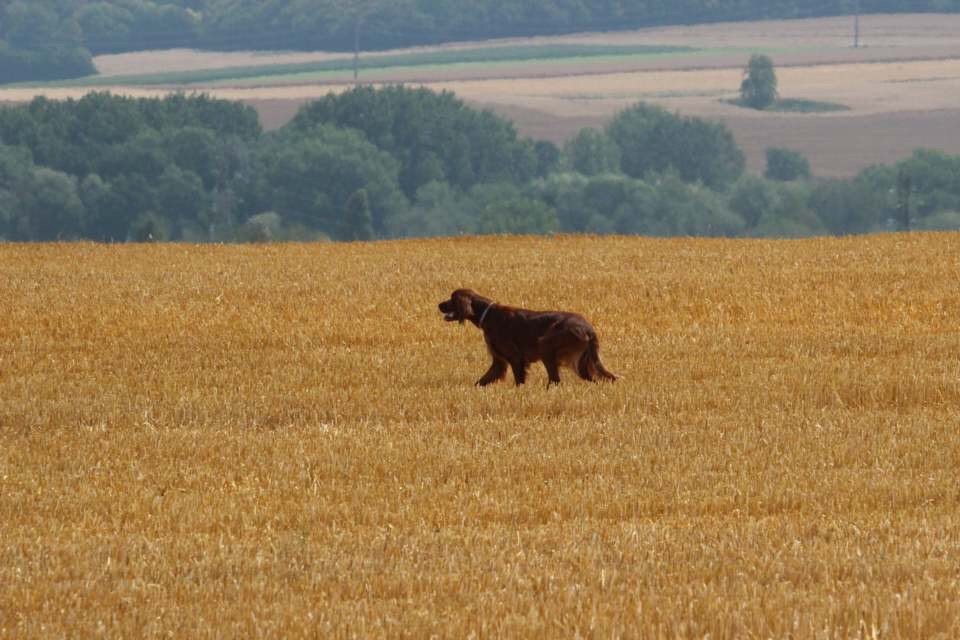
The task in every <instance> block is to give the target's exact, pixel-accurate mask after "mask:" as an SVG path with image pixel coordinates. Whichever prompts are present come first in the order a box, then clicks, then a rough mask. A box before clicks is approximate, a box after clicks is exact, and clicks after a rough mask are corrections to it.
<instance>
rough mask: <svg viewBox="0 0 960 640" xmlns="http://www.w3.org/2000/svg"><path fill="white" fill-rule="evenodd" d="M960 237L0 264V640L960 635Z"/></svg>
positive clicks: (62, 254) (86, 256)
mask: <svg viewBox="0 0 960 640" xmlns="http://www.w3.org/2000/svg"><path fill="white" fill-rule="evenodd" d="M957 241H958V237H957V236H956V235H955V234H939V235H938V234H932V235H925V234H917V235H892V234H891V235H882V236H873V237H864V238H855V239H817V240H804V241H779V242H776V241H724V240H690V239H679V240H651V239H622V238H605V239H600V238H587V237H558V238H551V239H530V238H484V239H476V238H462V239H450V240H430V241H404V242H385V243H374V244H352V245H349V244H342V245H333V244H313V245H283V246H260V247H237V246H233V247H227V246H185V245H164V246H98V245H91V244H68V245H42V246H13V245H6V246H2V247H0V341H2V344H3V345H4V348H3V349H2V350H0V636H2V637H11V638H12V637H17V638H30V637H92V636H105V637H159V636H175V637H197V638H203V637H262V636H271V637H290V638H294V637H406V636H408V637H428V636H436V637H464V638H466V637H543V638H547V637H549V638H555V637H578V636H579V637H597V638H608V637H644V638H654V637H662V638H673V637H689V638H693V637H697V638H700V637H707V636H709V637H711V638H743V637H777V638H781V637H793V638H850V637H871V638H872V637H884V638H918V637H927V638H931V637H942V638H948V637H956V636H957V635H958V634H960V619H958V614H957V612H958V611H960V569H958V566H960V562H958V561H960V486H958V483H957V469H958V466H960V433H958V430H957V426H958V424H960V332H958V322H960V292H958V289H957V286H956V283H957V279H958V276H960V255H958V253H957V252H956V251H955V248H956V245H957ZM461 285H467V286H472V287H474V288H476V289H478V290H479V291H481V292H487V293H489V294H490V295H491V296H493V297H495V298H496V299H498V300H500V301H503V302H505V303H514V304H520V305H526V306H530V307H533V308H565V309H575V310H579V311H581V312H583V313H584V314H585V315H587V316H588V317H589V318H590V319H591V320H592V321H593V322H594V324H595V326H596V327H597V330H598V333H599V335H600V340H601V349H602V354H603V357H604V360H605V362H606V363H607V364H608V366H609V367H610V368H611V369H613V370H614V371H616V372H618V373H620V374H621V375H622V376H623V379H622V380H621V381H618V382H617V383H615V384H598V385H592V384H589V383H583V382H580V381H575V380H574V379H573V378H572V376H570V374H569V373H565V374H562V375H564V377H565V382H564V384H563V385H562V386H561V387H559V388H553V389H549V390H547V389H545V388H544V387H545V382H546V376H545V374H544V373H543V370H542V367H540V365H536V366H535V368H534V370H533V375H532V376H531V378H532V381H531V382H530V383H529V384H528V385H527V386H526V387H525V388H519V389H518V388H515V387H513V386H511V385H509V384H501V385H499V386H495V387H490V388H487V389H483V390H481V389H477V388H475V387H473V386H472V383H473V382H474V380H475V379H476V378H477V377H479V375H480V374H481V373H482V372H483V370H484V368H485V366H486V364H487V361H486V355H485V352H484V347H483V345H482V339H481V336H480V333H479V332H478V331H477V330H476V329H475V328H473V327H472V326H469V325H468V326H463V327H461V326H459V325H456V324H449V323H444V322H443V321H442V319H441V317H440V314H439V312H438V311H437V310H436V303H437V302H439V301H440V300H442V299H444V298H446V297H447V296H448V294H449V292H450V290H451V289H453V288H454V287H458V286H461Z"/></svg>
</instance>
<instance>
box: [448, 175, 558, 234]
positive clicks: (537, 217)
mask: <svg viewBox="0 0 960 640" xmlns="http://www.w3.org/2000/svg"><path fill="white" fill-rule="evenodd" d="M463 206H464V208H465V209H466V211H467V214H468V215H469V216H470V218H471V220H472V223H473V224H472V229H471V231H473V232H474V233H481V234H498V233H509V234H545V233H552V232H554V231H556V230H557V227H558V224H557V215H556V212H555V211H554V210H553V209H552V208H550V207H549V206H548V205H547V204H546V203H544V202H543V201H541V200H538V199H536V198H532V197H529V196H527V195H525V194H524V193H522V192H521V190H520V189H519V188H518V187H516V186H514V185H511V184H505V183H501V184H484V185H477V186H476V187H474V188H473V189H471V190H470V192H469V193H468V194H467V198H466V199H465V200H464V202H463Z"/></svg>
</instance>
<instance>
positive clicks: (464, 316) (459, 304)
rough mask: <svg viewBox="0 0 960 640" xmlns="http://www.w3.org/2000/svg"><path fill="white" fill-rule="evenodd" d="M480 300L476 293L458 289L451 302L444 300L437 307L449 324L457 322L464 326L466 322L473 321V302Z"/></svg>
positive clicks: (451, 297)
mask: <svg viewBox="0 0 960 640" xmlns="http://www.w3.org/2000/svg"><path fill="white" fill-rule="evenodd" d="M477 299H480V296H478V295H477V294H476V293H475V292H474V291H472V290H470V289H457V290H456V291H454V292H453V293H451V294H450V299H449V300H444V301H443V302H441V303H440V304H438V305H437V307H438V308H439V309H440V313H442V314H443V319H444V320H446V321H447V322H453V321H457V322H459V323H460V324H463V321H464V320H473V319H474V317H475V314H474V312H473V301H474V300H477Z"/></svg>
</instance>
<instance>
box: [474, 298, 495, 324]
mask: <svg viewBox="0 0 960 640" xmlns="http://www.w3.org/2000/svg"><path fill="white" fill-rule="evenodd" d="M495 304H496V303H494V302H489V303H487V308H486V309H484V310H483V313H481V314H480V322H478V323H477V326H478V327H480V328H481V329H482V328H483V319H484V318H486V317H487V313H488V312H489V311H490V308H491V307H493V306H494V305H495Z"/></svg>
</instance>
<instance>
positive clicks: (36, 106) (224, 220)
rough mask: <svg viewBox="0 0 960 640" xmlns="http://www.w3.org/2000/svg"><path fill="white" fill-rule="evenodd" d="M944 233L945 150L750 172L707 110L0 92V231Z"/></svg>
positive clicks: (770, 163)
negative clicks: (521, 128)
mask: <svg viewBox="0 0 960 640" xmlns="http://www.w3.org/2000/svg"><path fill="white" fill-rule="evenodd" d="M906 225H909V226H910V227H912V228H926V229H960V156H951V155H948V154H944V153H942V152H938V151H933V150H918V151H916V152H915V153H914V154H913V156H911V157H910V158H907V159H905V160H903V161H901V162H899V163H897V164H896V165H892V166H883V165H877V166H873V167H870V168H868V169H866V170H864V171H863V172H861V173H860V174H859V175H858V176H856V177H855V178H853V179H850V180H839V179H820V178H817V177H816V176H815V175H811V168H810V165H809V162H807V160H806V158H804V157H803V156H802V155H800V154H798V153H796V152H794V151H791V150H789V149H776V148H774V149H769V150H768V152H767V168H766V172H765V175H764V176H757V175H751V174H747V173H745V171H744V156H743V153H742V151H741V150H740V149H739V148H738V147H737V145H736V142H735V141H734V139H733V136H732V135H731V133H730V131H729V130H728V129H727V128H726V127H725V126H724V125H723V124H721V123H718V122H711V121H708V120H703V119H699V118H693V117H684V116H681V115H678V114H673V113H670V112H667V111H665V110H664V109H661V108H660V107H656V106H653V105H649V104H644V103H638V104H636V105H634V106H632V107H630V108H627V109H625V110H624V111H622V112H620V113H619V114H618V115H617V116H616V117H615V118H613V120H612V121H611V122H610V123H609V125H608V126H607V127H605V128H604V129H602V130H599V129H584V130H582V131H580V132H579V133H578V134H577V135H576V136H575V137H573V138H572V139H571V140H570V141H568V142H567V143H566V144H565V145H563V146H562V147H557V146H555V145H553V144H552V143H549V142H544V141H534V140H530V139H525V138H521V137H520V136H518V135H517V133H516V130H515V129H514V127H513V125H512V123H510V122H509V121H507V120H504V119H502V118H500V117H498V116H496V115H494V114H493V113H491V112H489V111H481V110H477V109H473V108H471V107H469V106H467V105H466V104H465V103H464V102H462V101H461V100H459V99H458V98H456V97H455V96H454V95H453V94H451V93H447V92H443V93H436V92H432V91H429V90H427V89H423V88H420V89H410V88H405V87H402V86H391V87H385V88H382V89H374V88H371V87H357V88H355V89H353V90H351V91H348V92H345V93H343V94H339V95H333V94H331V95H328V96H326V97H325V98H322V99H320V100H317V101H315V102H312V103H309V104H307V105H305V106H304V107H303V108H302V109H301V110H300V111H299V113H298V114H297V115H296V117H295V118H294V119H293V120H292V121H291V122H290V123H289V124H288V125H287V126H285V127H283V128H282V129H280V130H278V131H274V132H264V131H263V130H262V129H261V127H260V124H259V120H258V117H257V113H256V111H255V110H253V109H252V108H251V107H249V106H246V105H243V104H241V103H238V102H231V101H226V100H218V99H213V98H210V97H209V96H206V95H202V94H200V95H184V94H177V95H172V96H168V97H166V98H162V99H161V98H149V99H133V98H127V97H120V96H115V95H111V94H108V93H93V94H89V95H87V96H85V97H84V98H81V99H79V100H67V101H52V100H48V99H45V98H36V99H34V100H33V101H32V102H31V103H30V104H28V105H24V106H13V107H4V108H0V238H3V239H5V240H9V241H48V240H73V239H91V240H97V241H103V242H121V241H149V240H154V241H161V240H176V241H189V242H208V241H213V242H234V241H239V242H247V241H250V242H253V241H266V240H317V239H330V240H368V239H375V238H395V237H407V236H436V235H456V234H485V233H529V234H543V233H553V232H577V233H600V234H606V233H617V234H643V235H651V236H674V235H680V236H728V237H799V236H808V235H821V234H837V235H841V234H849V233H865V232H876V231H883V230H890V229H897V228H901V227H903V226H906Z"/></svg>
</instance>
